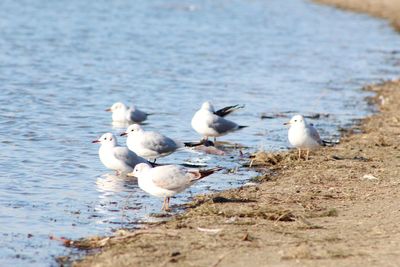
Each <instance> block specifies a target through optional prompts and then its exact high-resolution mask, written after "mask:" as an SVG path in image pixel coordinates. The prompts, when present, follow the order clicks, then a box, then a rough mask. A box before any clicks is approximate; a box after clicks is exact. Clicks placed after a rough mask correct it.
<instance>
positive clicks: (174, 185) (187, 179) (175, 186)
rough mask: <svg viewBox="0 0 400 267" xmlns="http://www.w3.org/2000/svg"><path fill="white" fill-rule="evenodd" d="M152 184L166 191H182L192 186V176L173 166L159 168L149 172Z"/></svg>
mask: <svg viewBox="0 0 400 267" xmlns="http://www.w3.org/2000/svg"><path fill="white" fill-rule="evenodd" d="M149 175H151V179H152V181H153V183H154V184H155V185H156V186H158V187H161V188H163V189H167V190H183V189H185V188H186V187H188V186H189V185H190V184H192V182H191V179H192V177H191V176H192V175H187V173H186V170H185V169H184V168H182V167H178V166H174V165H166V166H159V167H156V168H153V169H151V170H150V171H149Z"/></svg>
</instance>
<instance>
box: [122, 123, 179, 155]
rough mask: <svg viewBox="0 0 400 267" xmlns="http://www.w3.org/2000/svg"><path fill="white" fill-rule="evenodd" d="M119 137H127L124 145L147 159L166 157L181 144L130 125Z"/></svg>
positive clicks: (135, 125) (138, 126)
mask: <svg viewBox="0 0 400 267" xmlns="http://www.w3.org/2000/svg"><path fill="white" fill-rule="evenodd" d="M121 136H127V139H126V145H127V146H128V148H129V149H130V150H132V151H133V152H135V153H136V154H137V155H139V156H141V157H143V158H146V159H149V160H154V162H155V161H156V160H157V158H160V157H165V156H168V155H169V154H171V153H173V152H175V151H176V150H177V149H179V148H181V147H183V144H182V143H180V142H178V141H175V140H173V139H171V138H169V137H167V136H165V135H162V134H160V133H157V132H151V131H145V130H143V128H142V127H140V125H138V124H132V125H130V126H129V127H128V128H127V129H126V132H124V133H122V134H121Z"/></svg>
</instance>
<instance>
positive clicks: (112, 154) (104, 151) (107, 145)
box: [92, 133, 148, 175]
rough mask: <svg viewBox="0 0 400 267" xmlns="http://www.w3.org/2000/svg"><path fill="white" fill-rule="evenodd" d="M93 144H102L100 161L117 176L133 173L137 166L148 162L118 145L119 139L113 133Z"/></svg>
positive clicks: (104, 135) (103, 136) (105, 135)
mask: <svg viewBox="0 0 400 267" xmlns="http://www.w3.org/2000/svg"><path fill="white" fill-rule="evenodd" d="M92 143H100V144H101V146H100V148H99V157H100V161H101V162H102V163H103V164H104V166H106V167H107V168H109V169H111V170H115V171H116V173H117V175H120V174H122V173H129V172H132V171H133V169H134V168H135V166H136V164H139V163H147V162H148V161H147V160H145V159H144V158H142V157H139V156H138V155H136V154H135V153H134V152H132V151H130V150H129V149H128V148H127V147H122V146H119V145H118V142H117V138H116V137H115V136H114V135H113V134H112V133H105V134H103V135H102V136H101V137H100V138H99V139H97V140H94V141H92Z"/></svg>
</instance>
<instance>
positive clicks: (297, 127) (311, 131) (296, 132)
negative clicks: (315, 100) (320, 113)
mask: <svg viewBox="0 0 400 267" xmlns="http://www.w3.org/2000/svg"><path fill="white" fill-rule="evenodd" d="M285 125H289V126H290V128H289V131H288V139H289V143H290V144H291V145H292V146H294V147H296V148H297V149H298V150H299V158H298V160H300V158H301V150H304V149H305V150H307V154H306V160H308V156H309V154H310V150H312V149H317V148H319V147H320V146H323V145H324V142H323V141H322V140H321V138H320V137H319V134H318V131H317V129H315V128H314V126H313V125H312V124H308V123H307V122H306V121H305V119H304V117H303V116H302V115H295V116H293V117H292V118H291V120H290V121H289V122H287V123H285Z"/></svg>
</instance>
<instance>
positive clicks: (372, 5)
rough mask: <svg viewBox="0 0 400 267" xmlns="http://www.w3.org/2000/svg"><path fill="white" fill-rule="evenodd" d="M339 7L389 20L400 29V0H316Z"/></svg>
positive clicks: (316, 0)
mask: <svg viewBox="0 0 400 267" xmlns="http://www.w3.org/2000/svg"><path fill="white" fill-rule="evenodd" d="M314 1H315V2H317V3H323V4H327V5H332V6H335V7H337V8H342V9H347V10H352V11H355V12H363V13H368V14H370V15H373V16H376V17H381V18H384V19H387V20H389V21H390V22H391V23H392V25H393V27H394V28H396V29H397V30H398V31H400V1H399V0H314Z"/></svg>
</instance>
